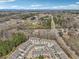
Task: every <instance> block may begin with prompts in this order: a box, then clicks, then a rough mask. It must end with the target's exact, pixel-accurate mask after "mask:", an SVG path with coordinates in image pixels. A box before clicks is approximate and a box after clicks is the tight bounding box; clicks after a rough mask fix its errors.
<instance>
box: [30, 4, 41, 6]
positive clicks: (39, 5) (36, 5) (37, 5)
mask: <svg viewBox="0 0 79 59" xmlns="http://www.w3.org/2000/svg"><path fill="white" fill-rule="evenodd" d="M40 6H42V5H40V4H39V5H38V4H35V5H31V7H40Z"/></svg>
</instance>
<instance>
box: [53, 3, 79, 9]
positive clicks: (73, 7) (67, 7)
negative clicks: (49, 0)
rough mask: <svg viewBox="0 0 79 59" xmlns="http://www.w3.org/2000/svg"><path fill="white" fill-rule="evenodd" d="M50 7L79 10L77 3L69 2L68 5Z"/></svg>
mask: <svg viewBox="0 0 79 59" xmlns="http://www.w3.org/2000/svg"><path fill="white" fill-rule="evenodd" d="M52 9H76V10H79V4H78V3H75V4H69V5H60V6H53V7H52Z"/></svg>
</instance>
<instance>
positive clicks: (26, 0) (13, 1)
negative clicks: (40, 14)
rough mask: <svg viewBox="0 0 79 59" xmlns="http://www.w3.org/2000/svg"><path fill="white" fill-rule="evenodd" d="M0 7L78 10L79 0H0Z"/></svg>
mask: <svg viewBox="0 0 79 59" xmlns="http://www.w3.org/2000/svg"><path fill="white" fill-rule="evenodd" d="M0 9H76V10H79V0H0Z"/></svg>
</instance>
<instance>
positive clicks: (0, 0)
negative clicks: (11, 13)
mask: <svg viewBox="0 0 79 59" xmlns="http://www.w3.org/2000/svg"><path fill="white" fill-rule="evenodd" d="M14 1H15V0H0V2H14Z"/></svg>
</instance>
